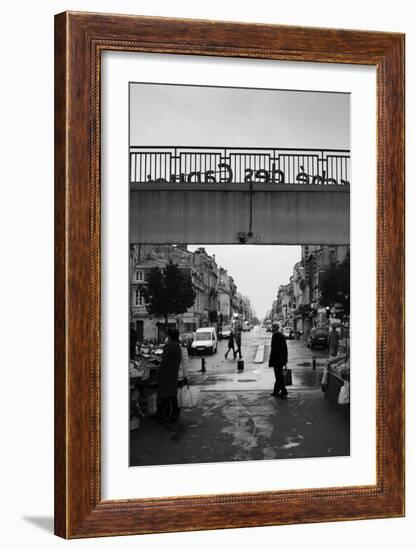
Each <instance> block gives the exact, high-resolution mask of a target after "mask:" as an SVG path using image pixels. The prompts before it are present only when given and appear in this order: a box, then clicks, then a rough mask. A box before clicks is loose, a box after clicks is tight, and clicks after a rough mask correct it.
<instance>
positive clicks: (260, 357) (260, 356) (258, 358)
mask: <svg viewBox="0 0 415 550" xmlns="http://www.w3.org/2000/svg"><path fill="white" fill-rule="evenodd" d="M264 352H265V346H264V344H260V345H259V346H258V349H257V350H256V355H255V359H254V363H263V362H264Z"/></svg>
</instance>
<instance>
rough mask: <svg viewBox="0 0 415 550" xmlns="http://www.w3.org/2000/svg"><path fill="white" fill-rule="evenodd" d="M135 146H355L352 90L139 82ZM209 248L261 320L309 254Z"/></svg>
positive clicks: (133, 92)
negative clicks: (346, 91)
mask: <svg viewBox="0 0 415 550" xmlns="http://www.w3.org/2000/svg"><path fill="white" fill-rule="evenodd" d="M130 145H132V146H134V145H137V146H138V145H141V146H148V147H150V146H177V147H180V146H183V147H185V146H202V147H203V146H211V147H223V146H225V147H276V148H278V147H287V148H312V149H349V148H350V94H345V93H332V92H310V91H304V90H297V91H293V90H269V89H266V90H264V89H252V88H227V87H211V86H182V85H168V84H163V83H162V84H160V83H155V84H141V83H131V84H130ZM316 244H318V243H316ZM204 247H205V248H206V250H207V252H208V253H209V254H211V255H212V254H215V256H216V260H217V263H218V264H219V265H221V266H222V267H224V268H225V269H227V270H228V272H229V274H230V275H232V276H233V277H234V279H235V282H236V284H237V286H238V290H239V291H240V292H241V293H242V294H245V295H246V296H248V297H249V298H250V299H251V302H252V305H253V307H254V309H255V311H256V314H257V316H258V317H259V318H263V317H264V316H265V314H266V312H267V311H268V310H269V309H270V307H271V304H272V301H273V300H274V299H275V298H276V294H277V290H278V286H279V285H281V284H286V283H288V281H289V277H290V275H292V270H293V266H294V264H295V263H296V262H297V261H299V260H300V257H301V247H300V246H265V245H260V246H258V245H257V246H255V245H239V246H238V245H220V246H204ZM189 248H190V249H191V250H194V249H195V248H197V246H192V247H189Z"/></svg>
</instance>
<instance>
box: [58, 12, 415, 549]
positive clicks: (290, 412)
mask: <svg viewBox="0 0 415 550" xmlns="http://www.w3.org/2000/svg"><path fill="white" fill-rule="evenodd" d="M55 159H56V160H55V163H56V164H55V258H56V259H55V307H56V312H55V532H56V534H57V535H59V536H61V537H64V538H81V537H97V536H108V535H126V534H140V533H160V532H167V531H190V530H203V529H220V528H231V527H249V526H264V525H279V524H289V523H306V522H324V521H338V520H351V519H365V518H367V519H369V518H385V517H397V516H402V515H404V322H403V311H404V36H403V35H401V34H394V33H382V32H367V31H349V30H337V29H318V28H305V27H284V26H278V25H258V24H253V23H252V24H251V23H249V24H245V23H244V24H240V23H228V22H214V21H200V20H185V19H165V18H149V17H139V16H123V15H110V14H89V13H72V12H65V13H62V14H59V15H57V16H56V19H55Z"/></svg>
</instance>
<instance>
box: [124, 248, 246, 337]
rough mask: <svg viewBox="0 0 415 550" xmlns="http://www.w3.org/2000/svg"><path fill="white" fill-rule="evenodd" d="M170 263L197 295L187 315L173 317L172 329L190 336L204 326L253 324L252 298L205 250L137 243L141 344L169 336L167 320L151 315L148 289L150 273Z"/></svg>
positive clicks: (135, 285)
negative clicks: (188, 280) (235, 322)
mask: <svg viewBox="0 0 415 550" xmlns="http://www.w3.org/2000/svg"><path fill="white" fill-rule="evenodd" d="M169 262H172V263H174V264H176V265H178V267H179V268H180V269H181V270H184V271H186V272H187V274H188V275H190V278H191V281H192V284H193V287H194V290H195V292H196V298H195V302H194V304H193V306H192V307H191V308H189V309H188V310H187V312H186V313H183V314H181V315H177V316H171V317H170V318H169V320H168V325H169V327H170V326H174V327H176V328H178V329H179V332H180V333H181V334H189V333H193V332H194V331H196V329H198V328H200V327H204V326H216V327H220V326H221V325H229V324H231V322H232V320H233V319H234V318H236V317H237V318H239V319H240V320H241V321H242V320H246V321H248V322H251V318H252V316H253V313H252V308H251V304H250V302H249V299H248V298H246V297H245V296H242V295H241V294H240V293H239V292H238V291H237V286H236V284H235V281H234V279H233V278H232V277H231V276H230V275H229V274H228V272H227V270H226V269H224V268H223V267H220V266H218V265H217V263H216V260H215V256H209V254H208V253H207V252H206V250H205V249H204V248H198V249H197V250H196V251H195V252H191V251H190V250H188V249H187V246H186V245H177V246H173V245H140V244H135V245H131V246H130V283H131V284H130V292H131V295H130V323H132V324H133V326H134V328H135V330H136V332H137V337H138V340H139V341H141V342H143V341H147V342H157V341H160V340H161V338H162V337H163V335H164V334H165V329H166V327H165V322H164V320H163V319H161V318H160V319H159V318H156V317H154V316H152V315H150V314H149V313H148V312H147V308H146V303H145V301H146V300H145V296H146V292H145V287H146V285H147V284H148V274H149V272H150V270H151V269H152V268H154V267H159V268H160V269H162V268H164V267H165V266H166V265H167V264H168V263H169Z"/></svg>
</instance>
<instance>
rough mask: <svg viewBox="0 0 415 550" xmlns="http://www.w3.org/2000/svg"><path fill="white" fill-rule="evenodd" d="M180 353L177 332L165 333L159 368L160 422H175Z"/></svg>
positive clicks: (171, 330)
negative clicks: (165, 339) (165, 337)
mask: <svg viewBox="0 0 415 550" xmlns="http://www.w3.org/2000/svg"><path fill="white" fill-rule="evenodd" d="M181 359H182V352H181V349H180V344H179V331H178V330H176V329H169V330H168V331H167V343H166V344H165V346H164V348H163V355H162V357H161V363H160V368H159V376H158V383H159V399H160V401H161V403H160V411H159V416H160V417H161V419H162V420H177V419H178V417H179V406H178V403H177V379H178V373H179V367H180V362H181Z"/></svg>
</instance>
